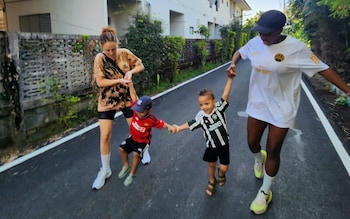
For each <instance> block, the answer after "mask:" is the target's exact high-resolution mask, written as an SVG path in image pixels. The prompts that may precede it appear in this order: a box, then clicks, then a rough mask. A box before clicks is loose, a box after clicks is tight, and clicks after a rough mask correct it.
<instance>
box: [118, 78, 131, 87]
mask: <svg viewBox="0 0 350 219" xmlns="http://www.w3.org/2000/svg"><path fill="white" fill-rule="evenodd" d="M119 83H121V84H123V85H125V86H129V84H130V83H132V81H131V80H126V79H124V78H122V79H119Z"/></svg>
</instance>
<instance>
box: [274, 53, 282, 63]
mask: <svg viewBox="0 0 350 219" xmlns="http://www.w3.org/2000/svg"><path fill="white" fill-rule="evenodd" d="M283 60H284V55H283V54H282V53H277V54H276V55H275V61H277V62H282V61H283Z"/></svg>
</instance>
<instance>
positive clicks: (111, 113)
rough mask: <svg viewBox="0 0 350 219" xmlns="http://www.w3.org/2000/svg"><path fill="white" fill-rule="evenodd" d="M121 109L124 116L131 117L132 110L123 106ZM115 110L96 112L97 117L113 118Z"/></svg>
mask: <svg viewBox="0 0 350 219" xmlns="http://www.w3.org/2000/svg"><path fill="white" fill-rule="evenodd" d="M121 111H122V113H123V115H124V117H125V118H131V117H132V115H133V111H132V109H131V108H130V107H125V108H123V109H122V110H121ZM116 112H117V110H109V111H104V112H98V119H109V120H114V116H115V113H116Z"/></svg>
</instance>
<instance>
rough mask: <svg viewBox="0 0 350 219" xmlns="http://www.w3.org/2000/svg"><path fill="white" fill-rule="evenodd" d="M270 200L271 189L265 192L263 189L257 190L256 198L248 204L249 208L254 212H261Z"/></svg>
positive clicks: (263, 211) (265, 208)
mask: <svg viewBox="0 0 350 219" xmlns="http://www.w3.org/2000/svg"><path fill="white" fill-rule="evenodd" d="M271 201H272V191H271V190H270V192H269V193H268V194H266V193H265V192H264V191H263V190H261V191H259V192H258V194H257V196H256V198H255V199H254V201H253V202H252V204H251V205H250V210H251V211H252V212H254V213H255V214H263V213H265V211H266V210H267V207H268V206H269V204H270V202H271Z"/></svg>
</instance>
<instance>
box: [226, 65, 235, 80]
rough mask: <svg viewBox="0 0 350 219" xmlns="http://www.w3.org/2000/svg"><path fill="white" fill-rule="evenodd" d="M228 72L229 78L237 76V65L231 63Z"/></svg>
mask: <svg viewBox="0 0 350 219" xmlns="http://www.w3.org/2000/svg"><path fill="white" fill-rule="evenodd" d="M226 74H227V77H229V78H233V77H236V75H237V72H236V65H235V64H233V63H231V65H230V66H229V67H228V68H227V69H226Z"/></svg>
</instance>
